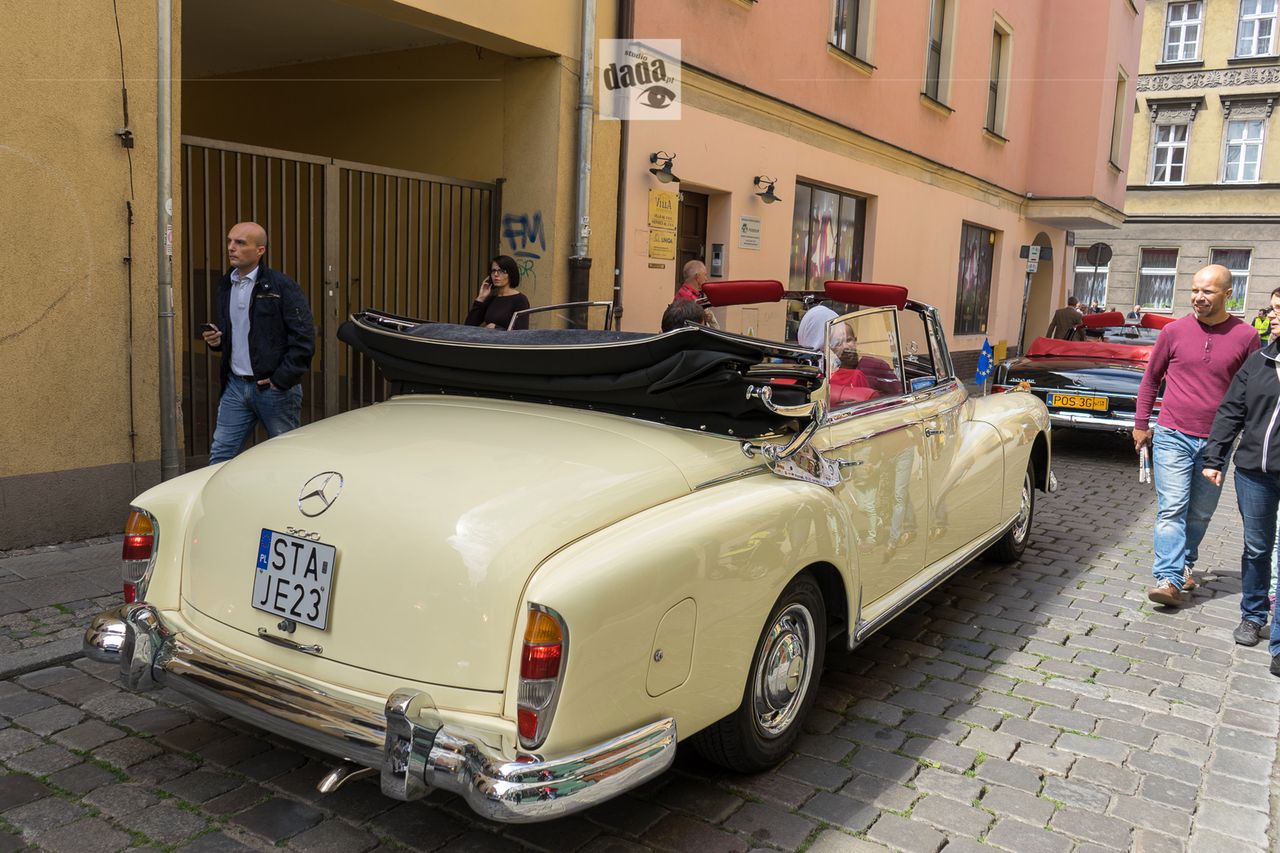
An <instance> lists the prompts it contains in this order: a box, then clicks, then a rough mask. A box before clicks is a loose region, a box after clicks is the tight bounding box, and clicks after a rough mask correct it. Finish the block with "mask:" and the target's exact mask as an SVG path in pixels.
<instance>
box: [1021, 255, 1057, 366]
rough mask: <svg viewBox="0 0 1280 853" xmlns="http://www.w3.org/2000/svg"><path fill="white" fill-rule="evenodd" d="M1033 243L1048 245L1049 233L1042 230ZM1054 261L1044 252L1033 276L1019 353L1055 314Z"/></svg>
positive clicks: (1037, 335) (1025, 348) (1038, 335)
mask: <svg viewBox="0 0 1280 853" xmlns="http://www.w3.org/2000/svg"><path fill="white" fill-rule="evenodd" d="M1031 242H1032V244H1033V245H1036V246H1044V247H1048V246H1050V245H1051V243H1050V241H1049V235H1048V234H1045V233H1044V232H1043V231H1041V232H1040V233H1039V234H1037V235H1036V238H1035V239H1034V240H1032V241H1031ZM1053 279H1054V275H1053V261H1052V260H1045V258H1044V254H1043V253H1042V254H1041V255H1040V263H1039V266H1038V268H1037V269H1036V271H1035V273H1034V274H1032V276H1031V290H1030V291H1029V292H1028V293H1027V325H1026V328H1025V329H1023V332H1022V341H1021V347H1020V348H1019V350H1018V352H1019V353H1024V352H1026V351H1027V347H1029V346H1031V342H1032V341H1034V340H1035V339H1036V338H1038V337H1040V336H1041V335H1043V334H1044V330H1045V328H1046V327H1047V326H1048V325H1049V318H1050V317H1051V316H1052V315H1053V307H1054V306H1053Z"/></svg>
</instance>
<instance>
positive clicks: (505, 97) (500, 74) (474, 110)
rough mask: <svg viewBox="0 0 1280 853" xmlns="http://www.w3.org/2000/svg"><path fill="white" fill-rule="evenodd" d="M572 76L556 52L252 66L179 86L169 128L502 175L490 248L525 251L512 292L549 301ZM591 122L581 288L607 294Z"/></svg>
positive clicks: (562, 283) (560, 244)
mask: <svg viewBox="0 0 1280 853" xmlns="http://www.w3.org/2000/svg"><path fill="white" fill-rule="evenodd" d="M575 30H576V23H575ZM577 70H578V69H577V63H576V62H575V61H572V60H569V59H566V58H564V57H557V56H540V57H531V58H524V59H522V58H517V57H511V56H505V55H502V54H498V53H495V52H493V51H488V50H484V49H477V48H476V46H474V45H469V44H467V45H464V44H452V45H446V46H441V47H434V48H421V49H416V50H407V51H398V52H395V53H389V54H377V55H372V56H361V57H351V58H345V59H335V60H326V61H323V62H312V63H305V64H301V65H290V66H286V67H282V68H274V69H265V70H264V69H259V70H255V71H252V72H245V73H242V74H234V75H227V76H224V77H217V78H210V79H204V80H190V81H187V83H186V85H185V87H184V92H183V99H184V122H183V128H182V130H183V133H184V134H187V135H191V136H198V137H206V138H211V139H221V140H227V141H232V142H239V143H243V144H247V145H256V146H261V147H266V148H275V149H281V150H285V151H295V152H300V153H306V154H314V155H320V156H325V157H335V158H338V159H343V160H352V161H356V162H360V163H369V164H372V165H377V166H387V167H391V168H398V169H406V170H410V171H416V172H423V173H427V174H431V175H439V176H442V177H446V178H463V179H467V180H474V181H484V182H492V181H494V180H495V179H497V178H500V177H501V178H505V179H506V180H505V183H504V185H503V188H502V189H503V209H502V213H503V214H504V217H510V218H512V219H511V220H510V222H509V224H510V226H511V227H510V228H509V229H503V230H500V233H499V237H500V240H501V246H502V248H501V251H502V252H504V253H507V254H515V253H516V252H518V251H520V252H527V253H529V254H536V255H538V257H537V258H530V257H521V258H519V260H520V263H521V267H522V279H523V281H522V285H523V286H522V289H523V290H524V291H525V292H526V295H527V296H528V297H529V300H530V301H531V302H532V303H533V304H534V305H540V304H550V303H553V302H559V301H564V299H566V298H567V294H568V268H567V264H568V262H567V258H568V255H569V252H570V249H571V246H572V240H573V229H572V228H571V227H570V224H571V220H572V218H573V214H574V203H575V199H576V181H577V169H576V160H575V145H576V140H577V124H576V107H577V97H578V80H579V78H578V73H577ZM246 104H261V105H270V109H253V110H246V106H245V105H246ZM246 117H249V118H250V119H251V120H246ZM594 125H595V132H596V134H597V136H598V137H600V138H598V139H597V140H596V142H595V145H594V146H593V163H592V175H593V176H595V180H593V181H592V186H591V211H592V212H591V220H592V223H593V225H596V226H599V227H593V231H592V235H593V236H592V240H591V253H592V255H593V256H594V257H595V258H596V261H595V263H594V264H593V268H592V281H591V292H592V294H593V295H596V298H608V293H609V291H610V289H611V287H612V278H613V276H612V263H613V262H612V256H613V239H612V236H613V231H612V220H613V218H614V217H613V205H614V199H615V198H616V174H617V144H618V131H617V129H616V127H611V126H610V125H616V122H615V123H610V122H595V123H594ZM504 230H505V233H507V234H509V235H510V236H509V237H504V236H503V232H504ZM534 234H536V235H537V239H536V240H534V241H532V242H530V241H528V240H527V239H526V235H534ZM480 277H482V275H480V276H478V277H477V285H478V283H479V278H480Z"/></svg>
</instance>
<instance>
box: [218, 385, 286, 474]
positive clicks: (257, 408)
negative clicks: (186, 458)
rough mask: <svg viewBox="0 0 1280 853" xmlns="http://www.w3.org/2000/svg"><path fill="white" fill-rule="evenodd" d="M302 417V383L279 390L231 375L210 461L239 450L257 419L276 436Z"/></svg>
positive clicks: (219, 414)
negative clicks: (285, 389) (286, 389)
mask: <svg viewBox="0 0 1280 853" xmlns="http://www.w3.org/2000/svg"><path fill="white" fill-rule="evenodd" d="M301 419H302V386H301V385H295V386H293V387H292V388H290V389H289V390H288V391H278V390H276V389H275V388H272V387H271V386H269V385H266V386H262V385H258V383H256V382H254V381H253V380H252V379H242V378H240V377H239V376H231V377H230V378H229V379H228V380H227V390H225V391H223V392H222V399H221V400H220V401H219V402H218V423H217V425H216V426H215V427H214V430H213V445H212V446H211V447H210V448H209V464H210V465H213V464H215V463H217V462H225V461H227V460H228V459H230V458H231V457H233V456H235V455H236V454H237V453H239V452H240V448H241V447H242V446H243V445H244V440H245V439H246V438H248V437H249V433H251V432H253V428H254V426H255V425H256V424H257V423H258V421H262V425H263V426H264V427H265V428H266V430H267V437H268V438H275V437H276V436H277V435H279V434H280V433H282V432H288V431H289V430H291V429H297V428H298V422H299V421H300V420H301Z"/></svg>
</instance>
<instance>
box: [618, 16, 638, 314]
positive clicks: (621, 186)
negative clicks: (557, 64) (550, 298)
mask: <svg viewBox="0 0 1280 853" xmlns="http://www.w3.org/2000/svg"><path fill="white" fill-rule="evenodd" d="M634 30H635V4H634V3H633V2H632V0H618V38H620V39H629V38H631V34H632V32H633V31H634ZM630 128H631V123H630V122H626V121H624V122H622V131H621V132H622V139H621V140H620V141H619V144H618V217H617V220H616V221H617V227H616V228H615V229H614V239H613V328H614V329H621V328H622V251H623V246H624V243H625V235H626V230H625V229H624V228H623V227H622V223H623V221H624V219H623V217H624V216H625V215H626V211H627V152H628V151H629V149H630V147H631V146H630V144H629V143H630V141H631V129H630Z"/></svg>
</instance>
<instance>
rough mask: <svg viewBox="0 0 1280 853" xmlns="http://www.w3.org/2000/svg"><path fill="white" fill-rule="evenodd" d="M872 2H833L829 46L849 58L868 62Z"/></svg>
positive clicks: (849, 0)
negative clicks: (842, 52) (853, 57)
mask: <svg viewBox="0 0 1280 853" xmlns="http://www.w3.org/2000/svg"><path fill="white" fill-rule="evenodd" d="M871 2H872V0H835V7H834V14H833V16H832V24H831V44H832V46H833V47H836V48H838V49H839V50H842V51H844V52H845V53H847V54H849V55H850V56H856V57H857V58H858V59H861V60H863V61H864V62H869V61H870V51H869V50H868V46H869V38H868V36H869V35H870V23H871V22H870V13H871Z"/></svg>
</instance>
